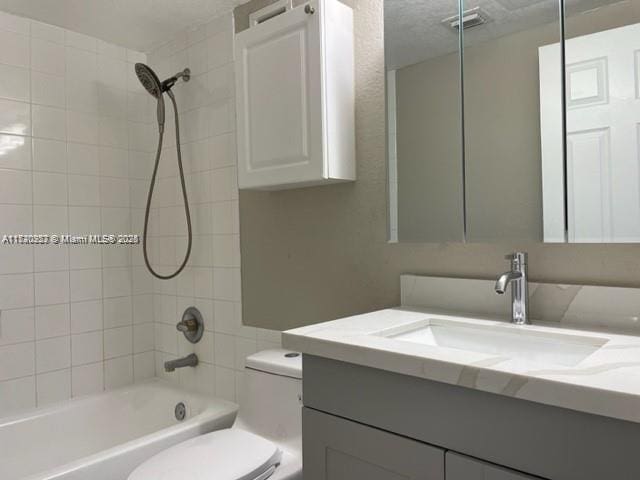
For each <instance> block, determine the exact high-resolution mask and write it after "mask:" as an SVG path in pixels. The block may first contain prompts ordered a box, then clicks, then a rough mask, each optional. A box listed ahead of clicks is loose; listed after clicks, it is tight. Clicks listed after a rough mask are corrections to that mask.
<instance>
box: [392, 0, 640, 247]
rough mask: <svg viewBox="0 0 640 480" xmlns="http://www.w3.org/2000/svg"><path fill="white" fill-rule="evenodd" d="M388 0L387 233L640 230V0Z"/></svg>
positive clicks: (395, 238)
mask: <svg viewBox="0 0 640 480" xmlns="http://www.w3.org/2000/svg"><path fill="white" fill-rule="evenodd" d="M384 9H385V12H384V14H385V50H386V52H385V56H386V75H387V132H388V142H387V144H388V165H389V188H388V190H389V238H390V241H392V242H419V243H421V242H429V243H434V242H435V243H439V242H464V241H466V242H483V243H487V242H504V241H540V242H548V243H559V242H572V243H630V242H638V241H640V0H622V1H620V0H442V1H438V2H429V1H423V0H384Z"/></svg>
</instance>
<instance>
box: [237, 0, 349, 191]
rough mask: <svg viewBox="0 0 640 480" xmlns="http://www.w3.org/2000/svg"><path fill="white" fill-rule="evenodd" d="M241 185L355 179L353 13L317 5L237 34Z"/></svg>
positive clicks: (322, 0)
mask: <svg viewBox="0 0 640 480" xmlns="http://www.w3.org/2000/svg"><path fill="white" fill-rule="evenodd" d="M235 51H236V61H235V73H236V108H237V140H238V141H237V148H238V152H237V153H238V185H239V187H240V188H241V189H258V190H281V189H287V188H298V187H302V186H310V185H322V184H327V183H335V182H343V181H352V180H355V83H354V75H355V74H354V37H353V11H352V10H351V8H349V7H348V6H346V5H344V4H343V3H342V2H340V1H339V0H312V1H310V2H308V3H307V4H305V5H301V6H298V7H296V8H293V9H291V10H286V9H285V10H284V13H280V14H278V11H275V12H274V14H273V15H272V16H269V17H268V19H267V20H265V21H264V22H263V23H258V24H256V25H254V26H252V27H250V28H249V29H248V30H245V31H243V32H240V33H238V34H237V35H236V40H235Z"/></svg>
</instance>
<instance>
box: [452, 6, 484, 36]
mask: <svg viewBox="0 0 640 480" xmlns="http://www.w3.org/2000/svg"><path fill="white" fill-rule="evenodd" d="M488 21H489V15H487V13H486V12H485V11H484V10H482V9H481V8H480V7H476V8H472V9H470V10H466V11H464V12H463V13H462V28H464V29H465V30H466V29H468V28H472V27H477V26H479V25H484V24H485V23H487V22H488ZM442 23H443V24H444V25H446V26H448V27H449V28H451V29H452V30H456V31H459V30H460V16H459V15H454V16H452V17H448V18H445V19H444V20H442Z"/></svg>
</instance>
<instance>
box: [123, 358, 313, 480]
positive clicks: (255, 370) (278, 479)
mask: <svg viewBox="0 0 640 480" xmlns="http://www.w3.org/2000/svg"><path fill="white" fill-rule="evenodd" d="M301 399H302V357H301V355H300V354H298V353H294V352H290V351H286V350H280V349H277V350H265V351H262V352H258V353H256V354H254V355H251V356H249V357H247V360H246V364H245V372H244V381H243V385H242V387H241V391H240V392H239V404H240V410H239V413H238V417H237V419H236V421H235V422H234V424H233V426H232V427H231V428H228V429H225V430H218V431H215V432H212V433H208V434H206V435H201V436H199V437H195V438H192V439H190V440H187V441H185V442H182V443H180V444H177V445H174V446H173V447H171V448H169V449H167V450H164V451H163V452H160V453H159V454H157V455H156V456H154V457H152V458H150V459H149V460H147V461H146V462H144V463H143V464H141V465H140V466H138V468H136V469H135V470H134V471H133V472H132V473H131V475H130V476H129V480H266V479H269V480H301V479H302V420H301V407H302V401H301Z"/></svg>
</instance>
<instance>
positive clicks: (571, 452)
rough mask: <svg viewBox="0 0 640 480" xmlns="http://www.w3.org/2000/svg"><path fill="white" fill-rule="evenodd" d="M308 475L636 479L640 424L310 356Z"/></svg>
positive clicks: (337, 479)
mask: <svg viewBox="0 0 640 480" xmlns="http://www.w3.org/2000/svg"><path fill="white" fill-rule="evenodd" d="M303 371H304V378H303V402H304V410H303V425H302V430H303V450H304V453H303V454H304V458H303V460H304V465H303V468H304V478H305V480H343V479H344V480H346V479H349V480H370V479H384V480H387V479H389V480H395V479H396V478H409V479H421V480H432V479H442V478H444V479H446V480H540V479H547V480H604V479H606V480H638V479H639V478H640V456H638V454H637V448H638V445H640V425H639V424H637V423H634V422H628V421H623V420H619V419H614V418H609V417H604V416H599V415H593V414H587V413H584V412H578V411H575V410H569V409H563V408H559V407H555V406H551V405H544V404H541V403H535V402H529V401H526V400H521V399H517V398H512V397H508V396H505V395H496V394H492V393H488V392H482V391H479V390H477V389H474V388H468V387H465V386H462V385H450V384H446V383H441V382H435V381H432V380H427V379H424V378H419V377H414V376H408V375H402V374H398V373H394V372H389V371H385V370H381V369H378V368H373V367H365V366H361V365H355V364H351V363H346V362H341V361H337V360H333V359H329V358H323V357H316V356H312V355H308V354H304V356H303Z"/></svg>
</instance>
